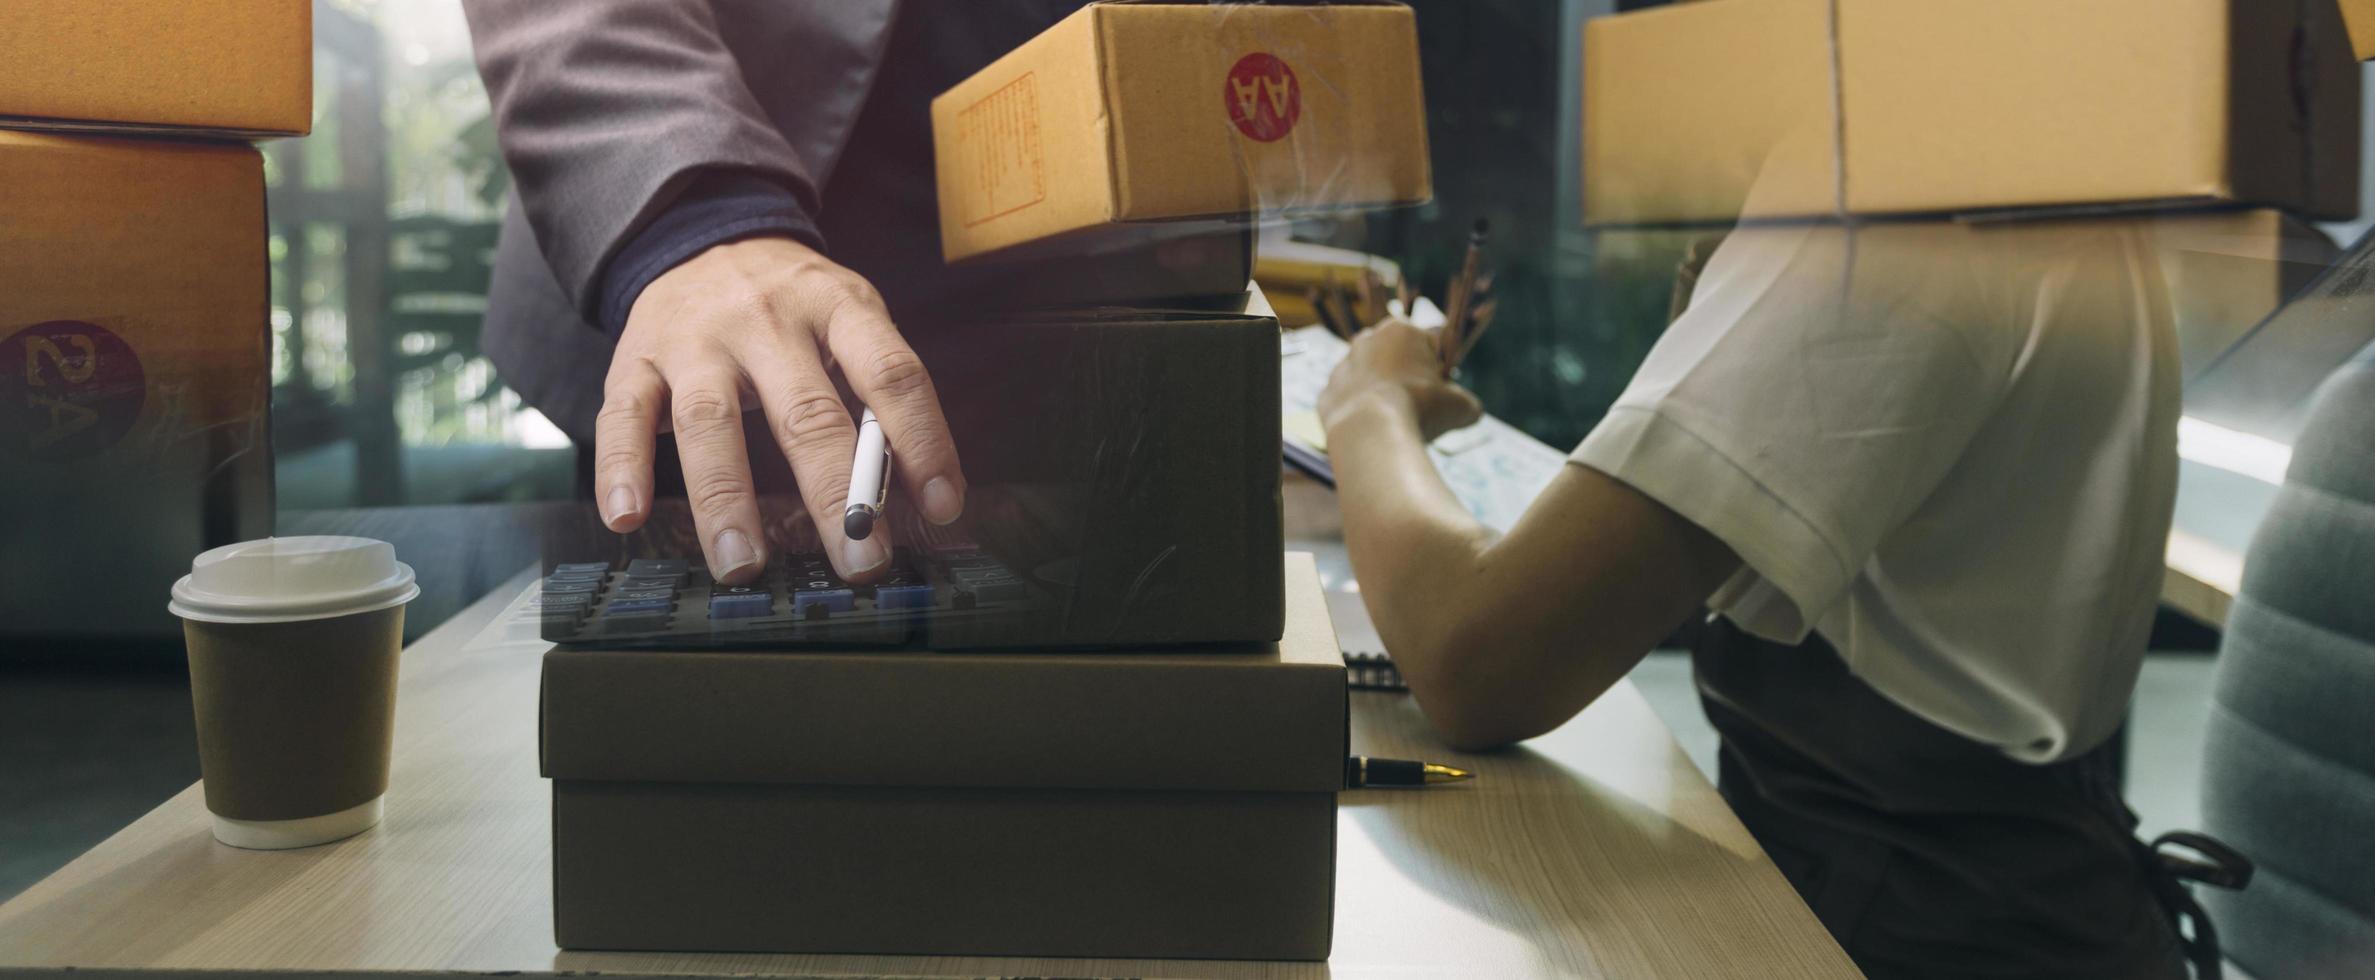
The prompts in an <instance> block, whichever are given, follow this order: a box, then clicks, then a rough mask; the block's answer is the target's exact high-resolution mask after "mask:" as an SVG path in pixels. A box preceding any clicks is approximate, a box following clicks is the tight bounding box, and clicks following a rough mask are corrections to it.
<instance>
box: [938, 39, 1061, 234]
mask: <svg viewBox="0 0 2375 980" xmlns="http://www.w3.org/2000/svg"><path fill="white" fill-rule="evenodd" d="M957 133H958V142H957V145H958V147H959V150H958V161H957V165H958V166H959V167H961V168H962V170H961V171H960V173H961V174H962V175H963V177H962V179H963V180H965V181H966V182H967V184H968V188H967V189H968V190H970V191H971V193H969V194H967V195H965V204H964V210H963V211H961V212H959V213H960V215H961V216H962V218H963V220H964V222H965V227H967V228H971V227H973V226H975V225H978V224H981V223H982V222H985V221H990V220H993V219H996V218H998V217H1001V216H1004V215H1009V214H1013V213H1014V212H1016V211H1020V210H1022V209H1024V208H1027V207H1030V206H1031V205H1034V204H1037V203H1039V202H1040V201H1042V200H1044V199H1046V197H1047V170H1046V166H1045V163H1044V157H1043V155H1042V153H1041V150H1040V146H1039V80H1038V79H1037V78H1036V77H1035V76H1034V75H1033V73H1031V72H1024V73H1023V74H1022V76H1021V77H1019V78H1016V79H1015V80H1014V81H1012V82H1008V83H1006V84H1005V85H1004V86H1001V87H999V88H998V89H997V90H996V91H993V92H991V93H990V94H988V95H985V96H982V97H981V100H980V101H978V102H975V103H973V104H972V105H969V106H966V107H965V108H963V109H961V110H959V111H958V112H957Z"/></svg>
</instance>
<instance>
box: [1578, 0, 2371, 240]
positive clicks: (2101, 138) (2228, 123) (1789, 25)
mask: <svg viewBox="0 0 2375 980" xmlns="http://www.w3.org/2000/svg"><path fill="white" fill-rule="evenodd" d="M1834 24H1835V25H1836V33H1835V35H1834V30H1833V27H1834ZM1834 42H1836V43H1834ZM1834 58H1835V59H1836V61H1835V62H1834ZM1583 64H1584V81H1583V87H1584V93H1583V102H1584V109H1583V126H1584V147H1583V154H1584V163H1583V171H1584V197H1585V205H1584V207H1585V218H1586V220H1587V221H1588V222H1590V223H1592V224H1595V225H1627V224H1671V223H1687V222H1725V221H1730V220H1733V219H1735V218H1739V217H1751V218H1792V217H1811V216H1824V215H1830V214H1834V213H1839V212H1847V213H1854V214H1863V215H1883V214H1920V213H1942V212H1971V211H1985V210H1993V209H2006V208H2012V209H2026V208H2057V207H2066V206H2073V205H2087V206H2096V207H2100V206H2121V207H2151V206H2164V205H2171V204H2201V203H2215V202H2241V203H2249V204H2260V205H2269V206H2274V207H2280V208H2284V209H2287V210H2291V211H2294V212H2296V213H2300V214H2305V215H2310V216H2314V217H2321V218H2343V217H2348V216H2351V215H2353V214H2355V213H2356V212H2357V210H2358V140H2359V125H2360V122H2359V80H2358V71H2357V68H2356V66H2355V65H2354V64H2353V63H2352V59H2351V55H2350V52H2349V50H2348V42H2347V40H2346V39H2345V37H2344V32H2343V30H2342V27H2341V25H2340V24H2339V23H2338V15H2337V13H2336V11H2335V8H2334V5H2333V3H2332V2H2331V0H2097V2H2090V3H2069V2H2067V0H1997V2H1991V3H1979V4H1970V3H1962V4H1955V3H1933V2H1929V0H1726V2H1716V3H1692V4H1683V5H1680V6H1671V7H1664V8H1658V9H1652V10H1646V11H1640V12H1635V13H1629V14H1619V15H1615V16H1610V17H1602V18H1598V19H1595V20H1593V21H1591V22H1589V23H1587V24H1586V25H1585V27H1584V62H1583ZM1834 64H1836V67H1837V69H1838V71H1837V72H1836V74H1835V73H1834V71H1833V68H1834ZM1834 78H1836V79H1837V80H1838V85H1837V89H1836V91H1834V85H1833V81H1834ZM1835 107H1836V109H1835ZM1752 187H1753V189H1754V194H1753V195H1752V194H1751V189H1752Z"/></svg>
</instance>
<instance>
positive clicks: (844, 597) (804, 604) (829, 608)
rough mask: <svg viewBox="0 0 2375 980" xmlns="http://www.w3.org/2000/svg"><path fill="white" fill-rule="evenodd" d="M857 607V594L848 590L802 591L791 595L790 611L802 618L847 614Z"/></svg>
mask: <svg viewBox="0 0 2375 980" xmlns="http://www.w3.org/2000/svg"><path fill="white" fill-rule="evenodd" d="M857 607H858V597H857V594H856V593H854V592H851V591H850V590H848V589H802V590H800V591H798V592H794V593H792V610H793V611H794V612H798V613H800V614H801V615H803V616H814V615H817V614H819V613H827V612H848V611H850V610H852V609H856V608H857Z"/></svg>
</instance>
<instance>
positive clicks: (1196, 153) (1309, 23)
mask: <svg viewBox="0 0 2375 980" xmlns="http://www.w3.org/2000/svg"><path fill="white" fill-rule="evenodd" d="M932 133H933V144H934V152H935V155H936V160H937V165H938V180H939V193H940V232H941V235H940V238H941V250H942V252H943V254H944V255H946V257H947V258H948V259H950V260H951V261H954V260H957V259H962V258H967V257H971V256H976V255H981V254H985V253H991V252H996V251H999V250H1002V249H1008V248H1011V247H1014V246H1017V245H1021V244H1023V243H1026V242H1036V241H1041V240H1045V239H1054V238H1059V237H1061V236H1069V235H1084V234H1092V233H1094V231H1095V229H1098V228H1102V227H1106V226H1111V225H1117V224H1137V223H1143V222H1166V221H1196V220H1200V219H1224V220H1245V219H1249V218H1253V217H1259V216H1270V215H1286V214H1299V213H1312V212H1321V211H1333V210H1344V209H1356V208H1373V207H1387V206H1393V205H1400V204H1414V203H1419V202H1423V201H1425V200H1427V199H1428V198H1429V197H1430V196H1431V195H1432V193H1433V184H1432V177H1431V174H1430V171H1429V168H1428V161H1427V125H1426V103H1425V98H1424V96H1423V94H1422V93H1421V91H1420V85H1419V72H1418V29H1417V24H1416V21H1415V19H1414V18H1413V17H1412V15H1411V12H1410V9H1409V8H1408V7H1404V6H1402V5H1400V4H1393V3H1333V4H1258V5H1247V4H1177V3H1100V4H1092V5H1090V6H1088V7H1084V8H1082V9H1081V10H1080V11H1079V12H1078V13H1075V14H1073V15H1072V16H1070V17H1068V18H1065V19H1064V20H1063V21H1062V22H1060V23H1058V24H1057V25H1056V26H1054V27H1051V28H1049V29H1048V30H1047V31H1046V32H1045V33H1042V34H1040V35H1039V36H1038V37H1036V38H1033V39H1032V40H1030V41H1029V42H1027V43H1025V44H1024V45H1023V46H1022V47H1019V48H1016V49H1015V50H1014V51H1013V52H1011V53H1009V54H1007V55H1006V56H1005V57H1003V58H1000V59H998V60H997V61H995V62H993V63H991V64H990V66H989V67H987V68H984V69H982V70H981V71H980V72H978V73H976V74H974V76H973V77H971V78H968V79H966V80H965V81H963V82H960V83H958V84H957V86H956V87H955V88H952V89H950V90H948V91H947V92H945V93H942V94H941V95H940V97H938V98H936V99H934V100H933V101H932Z"/></svg>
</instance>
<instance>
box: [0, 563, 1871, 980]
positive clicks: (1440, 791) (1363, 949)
mask: <svg viewBox="0 0 2375 980" xmlns="http://www.w3.org/2000/svg"><path fill="white" fill-rule="evenodd" d="M526 581H527V578H526V573H523V574H522V577H521V578H519V579H517V580H514V582H513V583H511V584H510V585H509V586H507V587H506V588H505V589H503V590H500V591H498V592H496V593H495V594H493V595H491V596H489V597H488V598H486V599H484V600H481V601H480V602H478V603H476V604H475V605H473V606H471V607H470V608H469V609H468V610H467V611H465V612H464V613H463V614H462V615H460V616H458V617H456V618H455V619H454V620H453V621H451V622H448V623H447V624H445V625H444V626H442V627H440V628H438V629H437V630H435V631H433V632H431V633H430V634H429V635H428V636H426V637H424V638H423V639H422V640H421V641H420V642H419V643H416V644H414V645H413V646H412V647H410V648H408V649H407V650H406V651H405V655H404V662H403V674H402V686H401V688H400V694H399V700H398V715H397V745H396V757H395V770H394V774H393V782H392V788H391V790H390V792H389V794H388V812H387V819H386V822H385V823H383V824H382V825H381V826H380V827H378V828H376V829H374V830H371V831H369V832H366V833H364V834H363V835H361V836H359V837H355V838H351V839H349V840H345V841H341V842H338V843H335V844H328V845H323V846H321V847H315V848H308V849H304V850H297V851H280V852H261V851H240V850H235V849H233V848H229V847H225V846H222V845H220V844H217V843H215V841H214V839H213V838H212V837H211V836H209V834H208V831H207V818H206V813H205V809H204V803H203V801H202V800H201V798H200V795H199V790H198V787H196V786H192V787H190V788H189V789H187V790H185V791H183V792H182V793H181V794H180V795H178V796H175V797H174V798H172V799H171V800H168V801H166V802H165V803H164V804H163V805H162V806H159V807H158V808H156V809H155V810H153V811H151V812H150V813H149V814H148V815H147V816H145V817H142V818H141V819H140V820H139V821H137V822H135V823H133V824H132V825H131V826H130V827H127V828H125V829H124V830H123V831H121V832H119V833H117V834H116V835H115V836H113V837H111V838H109V839H108V840H107V841H105V842H104V843H102V844H100V845H99V846H98V847H97V848H94V849H92V850H91V851H90V852H89V853H87V854H84V855H83V856H82V857H80V858H78V859H76V860H75V861H74V862H73V863H72V864H69V865H68V866H66V867H65V868H64V869H62V870H60V871H59V872H58V873H57V874H55V875H52V876H51V877H49V878H48V879H46V880H44V881H42V882H41V883H40V884H37V885H35V886H33V887H32V888H31V889H29V890H27V891H26V892H24V893H23V894H22V895H19V896H18V897H17V898H16V899H15V900H13V901H10V902H9V903H7V904H6V905H4V906H0V973H8V972H15V971H28V972H37V973H63V972H65V971H68V970H111V971H132V972H137V973H142V974H179V973H211V974H230V973H240V974H252V973H255V972H259V971H279V970H286V971H301V972H306V973H352V974H365V975H382V976H386V975H398V974H419V973H437V972H469V973H498V972H504V973H508V972H518V973H527V974H555V973H567V972H601V973H637V974H659V975H707V976H726V975H737V976H740V975H754V974H755V975H834V974H841V975H846V974H861V975H869V976H874V975H893V974H896V975H918V976H969V975H1006V976H1014V975H1062V976H1087V975H1105V976H1112V975H1163V976H1213V977H1280V978H1299V977H1323V976H1337V977H1385V976H1394V977H1406V976H1414V975H1423V976H1447V975H1468V976H1479V977H1525V976H1578V975H1580V976H1610V977H1628V978H1630V977H1694V978H1713V977H1727V976H1736V977H1767V978H1769V977H1817V976H1820V977H1833V976H1854V975H1856V974H1855V970H1854V968H1853V966H1852V965H1851V964H1850V963H1849V962H1848V960H1847V958H1846V956H1845V955H1844V954H1843V953H1842V952H1841V951H1840V949H1839V947H1838V946H1837V945H1836V944H1834V943H1833V942H1832V941H1831V939H1830V937H1829V935H1828V934H1826V933H1825V932H1824V931H1823V929H1822V926H1821V925H1820V924H1819V923H1818V922H1816V921H1815V918H1814V916H1813V913H1811V912H1809V911H1808V910H1807V908H1806V906H1805V905H1804V904H1803V903H1802V902H1800V901H1799V899H1798V897H1797V895H1796V894H1795V893H1793V892H1792V891H1791V890H1790V887H1789V884H1788V883H1787V882H1786V881H1784V880H1783V879H1782V877H1781V874H1780V873H1779V872H1778V871H1777V870H1776V869H1775V868H1774V867H1773V865H1772V864H1771V863H1770V862H1769V861H1767V860H1766V859H1765V856H1764V854H1763V853H1762V852H1761V851H1759V850H1758V849H1757V846H1756V844H1755V842H1754V841H1753V840H1752V839H1751V838H1750V837H1749V835H1748V833H1747V832H1746V831H1745V830H1744V829H1743V828H1742V827H1741V826H1740V823H1739V821H1738V820H1736V819H1735V818H1734V817H1733V816H1732V814H1731V811H1730V810H1729V809H1727V808H1726V807H1725V806H1724V804H1723V801H1722V800H1721V799H1720V798H1719V797H1718V796H1717V795H1716V793H1715V790H1714V788H1713V787H1712V786H1710V785H1709V784H1708V782H1707V780H1706V779H1705V778H1703V777H1702V776H1700V774H1699V772H1698V770H1696V769H1695V768H1693V767H1692V765H1691V763H1690V762H1689V761H1688V760H1687V759H1685V758H1684V757H1683V755H1682V753H1681V751H1680V750H1678V749H1677V748H1676V747H1675V745H1674V741H1673V738H1672V737H1671V736H1670V735H1669V734H1668V733H1667V731H1666V729H1665V726H1664V725H1663V724H1661V723H1660V722H1659V721H1658V719H1657V717H1656V716H1655V715H1654V714H1652V713H1651V711H1650V709H1649V706H1648V705H1647V704H1646V703H1644V702H1643V701H1642V699H1641V697H1640V695H1639V694H1637V693H1636V692H1635V691H1634V690H1633V689H1632V687H1631V686H1629V685H1626V686H1621V687H1619V688H1618V689H1617V690H1615V691H1614V692H1612V693H1611V694H1610V695H1609V696H1608V697H1606V698H1603V699H1602V700H1601V701H1600V703H1598V704H1596V705H1594V706H1593V707H1592V708H1591V710H1589V711H1586V712H1585V713H1584V714H1583V715H1582V716H1581V717H1579V718H1577V719H1576V720H1575V721H1573V722H1571V723H1569V724H1568V725H1567V726H1566V727H1564V728H1561V729H1559V730H1558V731H1557V732H1554V733H1552V734H1551V735H1549V736H1547V737H1545V738H1542V739H1540V740H1538V741H1536V742H1535V743H1533V744H1532V746H1531V747H1530V748H1527V749H1521V750H1518V751H1512V752H1505V753H1497V754H1492V755H1482V756H1460V755H1457V754H1455V753H1451V752H1448V751H1447V750H1445V749H1443V748H1441V747H1440V745H1439V744H1437V743H1436V742H1435V741H1434V740H1433V739H1432V738H1430V737H1429V736H1428V735H1427V732H1426V728H1425V726H1424V723H1423V721H1422V719H1421V718H1420V717H1419V715H1418V713H1417V711H1416V709H1415V708H1414V707H1413V706H1412V705H1411V704H1410V702H1409V700H1408V699H1407V698H1406V697H1403V696H1400V695H1389V694H1375V693H1358V694H1355V695H1354V704H1353V712H1352V723H1353V732H1352V743H1353V745H1354V746H1355V747H1356V749H1358V750H1359V751H1363V752H1367V753H1371V754H1376V755H1385V756H1402V757H1425V758H1438V759H1444V760H1446V761H1453V760H1456V761H1458V762H1459V763H1460V764H1461V765H1467V766H1472V767H1474V768H1476V769H1477V770H1479V771H1480V772H1481V774H1482V775H1481V778H1479V779H1478V780H1476V781H1475V782H1474V783H1470V784H1466V785H1461V786H1453V787H1441V788H1437V789H1431V790H1424V791H1415V792H1413V791H1402V792H1396V791H1385V790H1370V791H1364V792H1350V793H1346V794H1345V795H1344V797H1343V805H1342V807H1341V820H1342V825H1341V832H1340V838H1339V839H1340V844H1339V847H1340V854H1339V867H1338V898H1337V925H1336V955H1335V958H1334V959H1333V960H1332V961H1330V962H1328V963H1324V964H1322V963H1250V962H1219V961H1099V960H1029V959H984V958H928V957H832V956H754V955H687V954H661V953H577V952H569V951H565V950H559V949H555V948H554V947H553V944H552V905H551V903H552V892H551V873H552V872H551V860H550V859H551V854H550V850H549V844H550V838H549V830H550V805H549V799H550V797H549V793H548V790H547V786H546V784H545V781H544V780H543V779H541V778H539V777H538V776H537V772H536V687H537V672H538V660H539V656H540V654H541V653H542V650H543V645H542V644H541V643H537V642H534V641H532V640H527V641H520V640H503V639H501V638H499V637H498V636H496V635H495V633H500V632H502V630H501V628H500V627H498V628H497V630H496V631H495V633H488V634H486V635H482V631H484V630H485V628H486V627H488V625H489V624H490V623H492V622H494V620H495V618H496V616H497V614H498V613H499V612H500V611H501V610H502V608H503V607H504V606H505V605H506V604H507V603H508V600H510V599H511V598H512V597H513V596H514V595H516V594H517V592H518V590H519V589H520V588H521V587H522V586H523V585H524V584H525V583H526Z"/></svg>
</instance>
